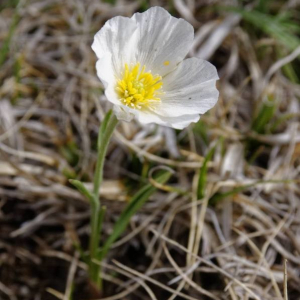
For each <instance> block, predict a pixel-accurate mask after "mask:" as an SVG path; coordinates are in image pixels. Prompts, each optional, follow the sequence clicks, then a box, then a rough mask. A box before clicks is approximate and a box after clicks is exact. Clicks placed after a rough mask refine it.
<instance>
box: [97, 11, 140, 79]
mask: <svg viewBox="0 0 300 300" xmlns="http://www.w3.org/2000/svg"><path fill="white" fill-rule="evenodd" d="M136 37H137V25H136V22H135V21H133V20H132V19H130V18H125V17H115V18H112V19H110V20H108V21H107V22H106V23H105V25H104V26H103V27H102V28H101V30H99V31H98V33H97V34H96V35H95V38H94V42H93V45H92V49H93V50H94V51H95V53H96V55H97V57H98V58H99V59H101V58H102V57H103V56H105V55H106V54H108V53H110V54H111V60H112V66H113V68H114V71H115V73H116V74H119V72H122V71H123V69H124V66H125V63H129V62H130V61H131V60H132V56H133V55H134V53H135V50H136Z"/></svg>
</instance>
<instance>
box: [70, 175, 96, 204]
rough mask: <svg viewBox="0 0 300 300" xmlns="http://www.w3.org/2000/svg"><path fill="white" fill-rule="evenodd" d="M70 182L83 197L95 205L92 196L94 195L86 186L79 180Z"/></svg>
mask: <svg viewBox="0 0 300 300" xmlns="http://www.w3.org/2000/svg"><path fill="white" fill-rule="evenodd" d="M69 182H70V183H71V184H72V185H74V186H75V187H76V188H77V190H78V191H79V192H80V193H81V194H82V195H83V196H85V197H86V198H87V199H88V200H89V201H90V202H92V203H94V197H93V195H92V193H91V192H90V191H89V190H88V189H87V188H86V187H85V186H84V184H83V183H82V182H81V181H79V180H75V179H69Z"/></svg>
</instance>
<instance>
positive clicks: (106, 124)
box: [89, 111, 118, 289]
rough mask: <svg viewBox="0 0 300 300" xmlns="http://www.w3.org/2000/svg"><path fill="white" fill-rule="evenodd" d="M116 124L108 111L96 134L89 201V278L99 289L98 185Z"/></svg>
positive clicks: (99, 184)
mask: <svg viewBox="0 0 300 300" xmlns="http://www.w3.org/2000/svg"><path fill="white" fill-rule="evenodd" d="M117 124H118V120H117V118H116V116H115V115H114V114H113V113H112V111H109V112H108V113H107V115H106V116H105V118H104V120H103V122H102V124H101V127H100V130H99V135H98V144H97V146H98V157H97V164H96V170H95V174H94V188H93V197H92V201H91V236H90V266H89V273H90V277H91V280H92V281H93V283H94V284H96V286H97V287H98V288H99V289H101V277H100V267H99V265H97V264H95V263H93V259H95V258H96V256H97V251H98V247H99V241H100V232H99V229H100V228H101V225H102V224H101V223H102V220H103V215H104V209H102V208H101V203H100V200H99V193H100V186H101V183H102V179H103V166H104V159H105V156H106V152H107V147H108V144H109V141H110V139H111V136H112V134H113V131H114V129H115V128H116V126H117Z"/></svg>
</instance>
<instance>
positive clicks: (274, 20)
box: [222, 6, 300, 50]
mask: <svg viewBox="0 0 300 300" xmlns="http://www.w3.org/2000/svg"><path fill="white" fill-rule="evenodd" d="M222 9H223V10H228V11H233V12H236V13H238V14H240V15H241V16H242V17H243V19H244V20H246V21H247V22H249V23H251V24H252V25H253V26H255V27H256V28H258V29H260V30H262V31H264V32H265V33H267V34H269V35H270V36H272V37H274V38H275V39H277V40H278V41H279V42H280V43H281V44H282V45H284V46H285V47H287V48H288V49H290V50H294V49H296V48H297V47H298V46H299V45H300V39H299V38H298V37H297V36H296V35H294V34H291V30H290V29H291V26H293V31H295V30H296V29H298V30H299V28H300V26H299V25H298V24H295V23H291V22H289V23H288V22H283V21H282V20H281V19H280V18H278V16H272V15H269V14H266V13H262V12H260V11H257V10H246V9H242V8H237V7H224V6H223V7H222Z"/></svg>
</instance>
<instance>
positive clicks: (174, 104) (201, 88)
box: [156, 58, 219, 117]
mask: <svg viewBox="0 0 300 300" xmlns="http://www.w3.org/2000/svg"><path fill="white" fill-rule="evenodd" d="M218 78H219V77H218V73H217V70H216V68H215V67H214V66H213V65H212V64H211V63H209V62H207V61H205V60H202V59H199V58H189V59H186V60H184V61H183V62H182V63H181V64H179V65H178V67H177V68H176V70H174V71H173V72H171V73H170V74H168V75H167V76H165V77H164V78H163V91H164V95H162V96H161V103H160V105H159V106H157V110H156V113H157V114H159V115H162V116H167V117H177V116H181V115H188V114H204V113H205V112H206V111H207V110H209V109H210V108H212V107H213V106H214V105H215V104H216V102H217V101H218V96H219V92H218V90H217V88H216V80H218Z"/></svg>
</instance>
